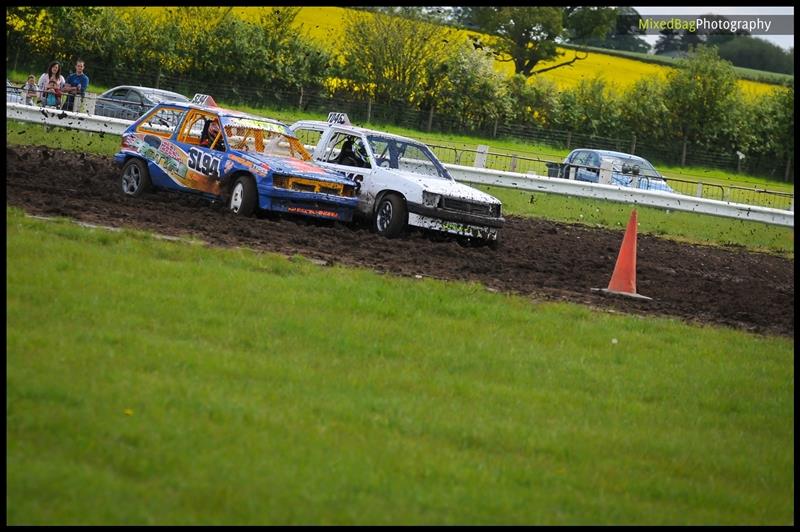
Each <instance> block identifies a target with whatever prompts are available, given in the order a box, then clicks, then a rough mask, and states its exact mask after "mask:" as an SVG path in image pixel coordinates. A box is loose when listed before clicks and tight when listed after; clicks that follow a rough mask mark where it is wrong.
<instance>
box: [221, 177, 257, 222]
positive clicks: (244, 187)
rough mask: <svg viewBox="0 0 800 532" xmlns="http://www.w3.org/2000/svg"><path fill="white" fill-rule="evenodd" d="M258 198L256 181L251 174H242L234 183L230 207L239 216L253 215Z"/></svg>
mask: <svg viewBox="0 0 800 532" xmlns="http://www.w3.org/2000/svg"><path fill="white" fill-rule="evenodd" d="M257 200H258V195H257V193H256V185H255V183H253V180H252V179H251V178H250V177H249V176H241V177H239V178H237V179H236V181H235V182H234V183H233V188H232V189H231V199H230V203H228V207H229V208H230V210H231V211H232V212H233V213H234V214H238V215H239V216H252V215H253V212H255V210H256V202H257Z"/></svg>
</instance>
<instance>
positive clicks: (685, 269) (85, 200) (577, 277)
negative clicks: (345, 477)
mask: <svg viewBox="0 0 800 532" xmlns="http://www.w3.org/2000/svg"><path fill="white" fill-rule="evenodd" d="M6 161H7V162H6V176H7V177H6V195H7V203H8V204H9V205H13V206H16V207H20V208H22V209H24V210H25V211H26V212H28V213H30V214H37V215H43V216H65V217H70V218H73V219H78V220H81V221H84V222H90V223H96V224H103V225H110V226H117V227H128V228H137V229H144V230H148V231H154V232H158V233H161V234H166V235H176V236H186V235H191V236H193V237H196V238H200V239H202V240H204V241H206V242H208V243H210V244H212V245H218V246H242V247H248V248H252V249H258V250H263V251H272V252H278V253H282V254H285V255H293V254H300V255H303V256H306V257H309V258H313V259H316V260H324V261H326V262H327V263H329V264H334V263H335V264H342V265H347V266H360V267H365V268H369V269H372V270H376V271H380V272H387V273H392V274H397V275H404V276H415V275H422V276H426V277H433V278H437V279H452V280H459V281H477V282H480V283H482V284H483V285H485V286H486V287H488V288H491V289H493V290H497V291H502V292H511V293H517V294H522V295H525V296H527V297H529V298H531V299H534V300H537V301H544V300H551V301H571V302H576V303H583V304H588V305H591V306H592V307H596V308H602V309H607V310H613V311H617V312H625V313H631V314H646V315H665V316H672V317H678V318H681V319H684V320H686V321H691V322H696V323H712V324H718V325H725V326H729V327H734V328H739V329H745V330H749V331H753V332H759V333H764V334H779V335H787V336H794V260H788V259H785V258H781V257H776V256H772V255H767V254H762V253H749V252H745V251H742V250H738V249H722V248H716V247H708V246H695V245H686V244H678V243H675V242H672V241H669V240H665V239H660V238H655V237H650V236H647V235H638V252H637V291H638V293H640V294H643V295H646V296H649V297H652V298H653V301H649V302H645V301H636V300H629V299H622V298H616V297H608V296H602V295H599V294H596V293H594V292H592V291H591V288H593V287H606V286H607V285H608V282H609V279H610V277H611V273H612V272H613V270H614V263H615V261H616V257H617V254H618V252H619V248H620V244H621V242H622V236H623V231H621V230H620V231H612V230H606V229H595V228H588V227H584V226H576V225H567V224H561V223H556V222H550V221H544V220H536V219H529V218H521V217H515V216H507V217H506V219H507V222H506V226H505V227H504V228H503V230H502V231H503V243H502V245H501V246H500V248H499V249H498V250H491V249H489V248H486V247H482V248H473V247H463V246H461V245H460V244H458V243H457V242H455V241H453V240H450V239H445V240H441V239H439V238H435V237H431V236H430V235H429V234H424V233H421V232H417V231H412V232H410V233H408V234H406V235H405V236H403V237H401V238H399V239H395V240H387V239H385V238H382V237H379V236H377V235H375V234H373V233H371V232H370V231H369V228H368V227H366V226H365V225H364V224H355V225H342V224H335V225H328V224H325V223H317V222H315V221H311V220H307V219H304V218H288V217H280V218H274V217H260V218H249V219H244V218H239V217H236V216H234V215H233V214H231V213H229V212H227V211H225V210H224V209H220V208H214V207H213V206H211V205H210V204H209V202H207V201H205V200H203V199H201V198H196V197H192V196H187V195H183V194H179V193H176V192H166V191H157V192H154V193H149V194H145V195H143V196H142V197H140V198H130V197H126V196H124V195H123V194H122V192H121V188H120V170H119V169H117V168H116V167H115V166H114V165H113V164H112V159H111V158H110V157H101V156H97V155H85V154H80V153H75V152H67V151H63V150H55V149H52V148H46V147H44V146H24V147H23V146H15V147H7V148H6ZM565 330H567V329H565Z"/></svg>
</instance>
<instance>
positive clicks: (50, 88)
mask: <svg viewBox="0 0 800 532" xmlns="http://www.w3.org/2000/svg"><path fill="white" fill-rule="evenodd" d="M43 100H44V105H45V107H60V106H61V89H59V88H58V85H56V82H55V81H53V80H50V81H48V82H47V88H46V89H45V91H44V98H43Z"/></svg>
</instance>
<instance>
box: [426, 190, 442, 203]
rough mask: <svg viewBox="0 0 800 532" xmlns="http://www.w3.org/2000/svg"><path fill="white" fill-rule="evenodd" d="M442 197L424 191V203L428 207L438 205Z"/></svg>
mask: <svg viewBox="0 0 800 532" xmlns="http://www.w3.org/2000/svg"><path fill="white" fill-rule="evenodd" d="M440 198H441V196H440V195H439V194H434V193H433V192H425V191H423V192H422V204H423V205H425V206H426V207H438V206H439V199H440Z"/></svg>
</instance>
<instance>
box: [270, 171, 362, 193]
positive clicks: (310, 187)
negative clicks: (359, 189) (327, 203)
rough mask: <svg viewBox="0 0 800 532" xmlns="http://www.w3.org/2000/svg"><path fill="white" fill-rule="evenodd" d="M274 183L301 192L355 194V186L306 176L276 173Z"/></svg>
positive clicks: (279, 186)
mask: <svg viewBox="0 0 800 532" xmlns="http://www.w3.org/2000/svg"><path fill="white" fill-rule="evenodd" d="M272 184H273V185H274V186H276V187H278V188H285V189H287V190H297V191H300V192H316V193H319V194H332V195H334V196H344V197H347V198H352V197H354V196H355V187H353V186H351V185H344V184H342V183H331V182H329V181H317V180H315V179H308V178H305V177H297V176H291V175H283V174H275V175H274V176H273V177H272Z"/></svg>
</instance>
